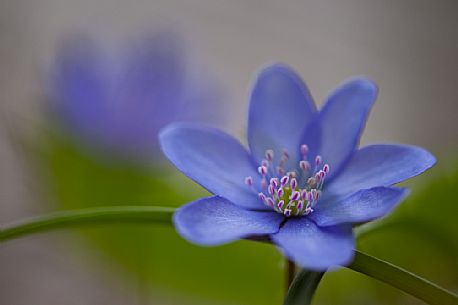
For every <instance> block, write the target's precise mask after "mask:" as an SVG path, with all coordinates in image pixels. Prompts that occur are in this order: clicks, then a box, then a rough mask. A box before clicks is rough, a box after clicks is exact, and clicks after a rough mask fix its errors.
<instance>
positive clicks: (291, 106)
mask: <svg viewBox="0 0 458 305" xmlns="http://www.w3.org/2000/svg"><path fill="white" fill-rule="evenodd" d="M376 96H377V87H376V85H375V84H374V83H372V82H371V81H369V80H367V79H365V78H356V79H352V80H350V81H348V82H346V83H344V84H343V85H341V86H340V87H338V88H337V89H336V90H335V91H334V92H333V93H332V94H331V95H330V96H328V97H327V99H326V102H325V103H324V106H323V107H322V108H321V109H320V110H319V111H317V110H316V106H315V104H314V102H313V100H312V97H311V95H310V93H309V91H308V89H307V87H306V86H305V84H304V83H303V82H302V80H301V79H300V77H299V76H298V75H297V74H295V73H294V72H293V71H292V70H291V69H289V68H288V67H285V66H282V65H274V66H270V67H267V68H266V69H264V70H262V71H261V72H260V73H259V75H258V76H257V79H256V82H255V84H254V87H253V90H252V93H251V101H250V108H249V116H248V143H249V148H250V149H249V151H247V150H246V149H245V148H244V147H243V146H242V145H241V144H240V143H239V142H238V141H237V140H235V139H234V138H232V137H231V136H229V135H227V134H226V133H223V132H222V131H219V130H217V129H212V128H209V127H203V126H199V125H196V124H173V125H171V126H169V127H167V128H165V129H164V130H163V131H162V132H161V134H160V141H161V145H162V149H163V151H164V152H165V154H166V156H167V157H168V158H169V159H170V161H171V162H172V163H173V164H174V165H175V166H176V167H177V168H178V169H180V170H181V171H182V172H183V173H185V174H186V175H187V176H189V177H190V178H192V179H194V180H195V181H196V182H198V183H199V184H201V185H202V186H204V187H205V188H206V189H208V190H209V191H210V192H212V193H213V194H215V195H216V196H213V197H208V198H203V199H200V200H197V201H195V202H191V203H189V204H187V205H185V206H183V207H182V208H180V209H179V210H178V211H177V212H176V213H175V216H174V223H175V226H176V228H177V230H178V232H179V233H180V234H181V235H182V236H183V237H184V238H186V239H187V240H189V241H191V242H193V243H196V244H200V245H218V244H224V243H227V242H231V241H234V240H237V239H241V238H246V237H254V236H258V237H259V236H264V237H266V236H268V237H269V238H270V240H271V241H272V242H274V243H275V244H276V245H277V246H278V247H279V248H280V249H281V250H282V251H283V252H284V253H285V255H286V256H287V257H288V258H290V259H291V260H293V261H295V262H296V263H298V264H299V265H301V266H302V267H306V268H309V269H313V270H325V269H327V268H329V267H331V266H336V265H345V264H348V263H349V262H350V261H351V260H352V257H353V253H354V247H355V241H354V237H353V234H352V225H353V224H355V223H364V222H367V221H371V220H374V219H376V218H379V217H382V216H384V215H385V214H387V213H388V212H390V211H391V210H392V209H393V208H394V207H395V206H396V205H397V204H398V203H399V202H400V201H401V200H402V199H403V198H404V197H405V196H406V194H407V190H405V189H402V188H398V187H392V186H391V185H393V184H396V183H398V182H400V181H403V180H405V179H408V178H410V177H412V176H415V175H418V174H420V173H421V172H423V171H425V170H426V169H428V168H429V167H431V166H432V165H433V164H434V163H435V158H434V157H433V156H432V155H431V154H430V153H429V152H427V151H426V150H424V149H422V148H418V147H414V146H406V145H394V144H380V145H369V146H365V147H362V148H360V149H358V148H357V147H358V143H359V138H360V135H361V133H362V131H363V127H364V125H365V121H366V118H367V116H368V113H369V110H370V108H371V107H372V105H373V103H374V101H375V99H376Z"/></svg>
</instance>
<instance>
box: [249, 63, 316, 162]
mask: <svg viewBox="0 0 458 305" xmlns="http://www.w3.org/2000/svg"><path fill="white" fill-rule="evenodd" d="M315 112H316V110H315V104H314V103H313V99H312V97H311V96H310V93H309V91H308V89H307V87H306V85H305V84H304V83H303V81H302V80H301V78H300V77H299V76H298V75H297V74H296V73H295V72H294V71H292V70H291V69H290V68H288V67H286V66H283V65H278V64H277V65H272V66H269V67H267V68H265V69H263V70H261V71H260V72H259V74H258V76H257V78H256V80H255V82H254V86H253V90H252V93H251V98H250V109H249V117H248V143H249V145H250V149H251V152H252V154H253V155H254V157H255V159H256V160H257V161H258V162H260V161H261V160H262V159H263V158H264V152H265V151H266V150H267V149H273V150H274V152H275V153H276V155H277V156H278V155H279V153H280V152H281V151H282V149H287V150H288V151H289V153H290V156H291V161H293V160H296V159H297V156H298V152H299V146H300V144H301V143H300V140H301V135H302V133H303V132H304V129H305V127H306V126H307V124H308V123H309V122H310V121H311V119H312V117H313V116H314V113H315Z"/></svg>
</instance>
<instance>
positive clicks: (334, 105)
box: [303, 78, 378, 179]
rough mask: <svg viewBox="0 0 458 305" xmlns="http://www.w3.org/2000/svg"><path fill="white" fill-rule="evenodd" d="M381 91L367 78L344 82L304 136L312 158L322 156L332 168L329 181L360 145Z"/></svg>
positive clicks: (330, 97)
mask: <svg viewBox="0 0 458 305" xmlns="http://www.w3.org/2000/svg"><path fill="white" fill-rule="evenodd" d="M377 91H378V90H377V86H376V85H375V84H374V83H373V82H371V81H370V80H368V79H364V78H356V79H353V80H350V81H348V82H346V83H344V84H343V85H341V86H340V87H338V88H337V89H336V90H334V92H333V93H332V94H331V95H330V96H329V97H328V98H327V100H326V102H325V104H324V106H323V108H322V109H321V111H320V113H319V115H318V118H317V119H316V120H315V121H314V122H313V123H312V124H310V126H309V127H308V128H307V130H306V132H305V134H304V135H303V142H304V143H307V144H308V145H309V147H310V155H311V156H312V157H314V156H315V155H317V154H320V155H321V156H322V157H323V160H324V162H326V163H328V164H329V165H330V167H331V172H330V174H329V176H328V179H330V178H331V177H332V176H333V175H334V174H336V173H337V172H338V171H339V169H340V167H341V166H342V165H343V164H345V162H346V161H348V159H349V158H350V157H351V155H352V153H353V151H354V150H355V149H356V147H357V146H358V143H359V138H360V136H361V133H362V131H363V129H364V125H365V123H366V119H367V116H368V114H369V111H370V109H371V107H372V105H373V103H374V101H375V99H376V97H377ZM318 137H319V138H320V139H319V140H318V139H317V138H318Z"/></svg>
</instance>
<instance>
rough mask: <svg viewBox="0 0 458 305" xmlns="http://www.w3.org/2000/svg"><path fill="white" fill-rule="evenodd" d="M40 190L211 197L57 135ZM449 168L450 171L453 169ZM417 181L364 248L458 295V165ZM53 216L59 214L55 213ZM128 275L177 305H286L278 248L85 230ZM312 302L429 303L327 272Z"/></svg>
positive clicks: (155, 198)
mask: <svg viewBox="0 0 458 305" xmlns="http://www.w3.org/2000/svg"><path fill="white" fill-rule="evenodd" d="M40 147H41V148H42V149H40V154H39V156H40V162H41V165H42V166H44V169H46V170H47V175H45V177H48V179H47V180H45V181H43V183H44V184H45V185H46V186H47V188H48V189H49V190H50V191H51V194H53V195H52V196H54V198H55V199H56V202H57V205H58V209H73V208H83V207H89V206H100V205H129V204H131V205H159V206H172V207H178V206H180V205H182V204H184V203H186V202H188V201H191V200H193V199H196V198H199V197H201V196H205V195H206V194H207V193H205V192H204V191H203V190H202V189H201V188H200V187H198V186H197V185H195V184H194V183H193V182H190V181H189V180H188V179H186V178H185V177H183V176H181V175H180V174H179V173H177V172H176V171H175V170H174V169H172V168H170V167H155V168H153V167H140V166H132V165H127V164H125V163H116V162H113V161H108V160H101V159H97V158H94V157H92V156H91V155H90V154H87V153H86V152H85V151H84V150H83V149H81V147H79V146H76V145H74V144H73V143H72V142H71V141H70V140H69V139H67V138H65V137H62V136H61V135H57V134H54V135H52V136H49V137H47V138H46V140H45V142H44V145H43V143H42V145H40ZM448 168H451V167H450V166H448ZM426 176H427V179H421V181H419V180H418V179H416V180H415V187H414V189H413V192H412V194H411V196H410V197H409V198H408V199H407V200H406V201H405V202H404V203H402V205H401V206H399V207H398V208H397V209H396V210H395V212H394V213H393V214H392V215H390V216H389V217H388V218H386V219H383V220H381V222H380V225H379V226H375V227H374V229H373V230H372V232H370V233H368V234H365V235H363V236H362V237H361V239H360V240H359V241H358V248H359V249H360V250H363V251H365V252H367V253H369V254H372V255H374V256H377V257H379V258H382V259H385V260H387V261H389V262H392V263H394V264H397V265H399V266H401V267H404V268H406V269H408V270H410V271H413V272H415V273H417V274H419V275H421V276H424V277H426V278H428V279H431V280H432V281H435V282H437V283H439V284H441V285H443V286H444V287H447V288H449V289H451V290H455V291H456V290H457V289H458V273H457V270H458V262H457V260H456V258H457V257H458V241H457V238H456V233H457V232H458V222H457V221H456V219H455V217H456V215H457V211H458V200H457V195H458V166H455V167H453V170H449V171H447V172H444V171H441V170H440V169H435V170H434V171H432V173H429V174H427V175H426ZM50 208H55V207H50ZM80 232H81V234H82V236H83V237H84V238H85V239H86V240H88V242H90V245H91V246H93V247H95V248H96V249H98V250H99V252H100V253H101V255H103V256H104V257H106V258H108V259H111V260H112V261H113V262H116V263H117V264H118V265H119V266H120V270H122V272H124V273H125V274H126V277H127V278H129V279H131V280H133V281H141V282H142V283H143V284H141V283H139V285H144V284H145V283H146V284H148V285H151V286H150V287H154V291H157V290H158V289H160V290H161V294H162V295H161V297H162V298H170V299H171V300H172V299H173V300H174V301H176V302H177V303H179V304H194V303H195V304H205V303H208V304H263V305H266V304H281V303H282V297H283V294H284V282H283V280H284V278H283V276H284V274H283V271H282V267H283V259H282V257H281V255H280V253H279V252H278V251H277V250H276V249H275V248H274V247H272V246H270V245H265V244H260V243H254V242H248V241H241V242H237V243H234V244H230V245H226V246H222V247H214V248H202V247H198V246H194V245H191V244H189V243H187V242H186V241H184V240H182V239H181V238H180V237H179V236H178V235H177V234H176V232H175V231H174V229H173V228H170V227H161V226H156V225H151V226H146V225H118V226H108V227H104V228H91V229H84V230H81V231H80ZM314 303H315V304H331V305H332V304H339V305H344V304H352V305H358V304H361V305H363V304H364V305H366V304H371V305H376V304H394V305H396V304H422V303H421V302H420V301H417V300H415V299H413V298H412V297H410V296H407V295H405V294H403V293H401V292H399V291H397V290H395V289H394V288H391V287H389V286H387V285H385V284H381V283H379V282H377V281H375V280H373V279H370V278H368V277H366V276H364V275H361V274H357V273H355V272H353V271H351V270H348V269H341V270H339V271H334V272H329V273H327V274H326V275H325V277H324V278H323V280H322V282H321V285H320V287H319V289H318V292H317V295H316V298H315V302H314Z"/></svg>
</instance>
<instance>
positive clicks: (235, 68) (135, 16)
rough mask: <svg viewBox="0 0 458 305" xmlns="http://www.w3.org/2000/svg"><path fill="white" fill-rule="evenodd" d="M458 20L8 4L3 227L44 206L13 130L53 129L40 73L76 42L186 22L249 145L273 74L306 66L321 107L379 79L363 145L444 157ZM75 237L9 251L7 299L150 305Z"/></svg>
mask: <svg viewBox="0 0 458 305" xmlns="http://www.w3.org/2000/svg"><path fill="white" fill-rule="evenodd" d="M457 13H458V2H457V1H455V0H440V1H428V0H404V1H395V0H388V1H375V0H369V1H367V0H344V1H341V0H332V1H331V0H324V1H323V0H320V1H222V0H214V1H209V0H201V1H176V0H167V1H166V0H163V1H146V0H145V1H120V0H117V1H115V0H98V1H89V0H83V1H69V0H65V1H57V0H55V1H52V0H37V1H32V0H29V1H25V0H17V1H13V0H1V2H0V103H1V104H0V105H1V108H0V111H1V117H0V118H1V124H0V222H4V221H9V220H13V219H16V218H19V217H24V216H28V215H33V214H34V213H38V212H42V211H43V210H44V208H43V207H41V206H40V205H39V204H38V203H37V202H36V198H35V195H34V194H36V192H35V191H36V190H34V189H33V181H31V178H30V175H29V174H28V169H27V166H26V163H24V162H21V152H18V149H20V148H18V145H16V144H17V143H16V144H15V143H14V141H12V140H11V133H12V132H13V133H14V132H17V131H20V132H33V130H34V129H35V128H36V127H37V126H39V125H40V121H41V120H42V111H41V109H40V108H41V105H40V104H39V103H37V98H38V97H40V95H41V93H40V89H41V87H40V81H41V79H40V77H41V76H40V71H42V68H43V66H44V65H46V63H47V62H48V61H49V60H50V58H51V57H52V55H53V54H54V51H55V47H56V44H57V41H58V40H59V39H60V38H62V37H63V36H64V35H65V34H67V33H74V32H77V31H91V32H92V33H94V34H96V35H100V36H102V37H107V38H117V37H127V36H128V35H129V34H132V33H135V32H136V31H146V30H149V29H154V28H155V27H156V26H160V27H164V26H178V29H181V30H182V31H183V33H184V35H185V36H186V37H187V39H188V41H189V42H191V44H192V47H193V49H194V51H195V52H196V53H198V57H199V58H200V59H201V60H202V61H205V64H206V65H207V66H208V67H209V70H211V71H212V72H213V73H214V74H215V75H217V76H218V77H219V78H220V79H221V80H222V81H223V83H224V85H225V87H226V89H227V91H228V92H229V94H230V98H231V101H232V103H233V118H238V120H239V121H232V122H231V125H230V126H229V128H228V129H229V130H230V132H232V133H235V134H238V135H240V136H242V135H243V130H244V128H245V121H244V118H245V110H246V107H247V104H246V102H247V93H248V89H249V85H250V81H251V78H252V76H253V74H254V72H255V71H256V70H257V69H258V68H259V67H260V66H261V65H264V64H266V63H269V62H274V61H281V62H285V63H288V64H289V65H291V66H293V67H294V68H295V69H296V70H298V71H299V73H300V74H301V75H302V76H303V78H304V79H305V80H306V82H307V84H308V85H309V87H310V88H311V91H312V94H313V95H314V97H315V99H316V101H317V102H318V103H321V100H322V99H323V97H324V96H325V95H326V94H327V92H328V91H329V90H331V89H332V88H333V87H335V86H336V85H337V84H339V83H340V82H341V81H343V80H344V79H345V78H348V77H350V76H353V75H360V74H364V75H367V76H369V77H371V78H372V79H374V80H375V81H376V82H377V83H378V84H379V86H380V88H381V90H380V95H379V99H378V102H377V103H376V106H375V108H374V109H373V111H372V115H371V117H370V120H369V121H368V124H367V126H366V132H365V134H364V137H363V142H364V143H369V142H382V141H383V142H393V141H395V142H403V143H410V144H415V145H420V146H424V147H426V148H427V149H429V150H431V151H432V152H433V153H434V154H436V155H437V156H438V157H439V158H438V159H439V160H444V159H446V158H447V156H448V155H449V154H452V153H456V152H457V151H458V120H457V111H458V58H457V54H458V18H457ZM65 237H66V233H54V234H52V235H49V236H48V235H47V236H39V237H33V238H27V239H24V240H18V241H14V242H11V243H9V244H8V246H0V304H2V305H3V304H5V305H6V304H8V305H23V304H24V305H25V304H34V305H41V304H43V305H44V304H98V305H100V304H112V305H115V304H140V303H141V300H140V299H139V298H138V297H137V295H138V293H137V291H136V289H137V288H134V287H130V286H129V284H128V283H126V282H124V281H123V279H122V278H121V277H120V276H119V275H116V273H115V272H114V271H113V270H112V268H111V266H110V265H109V264H108V263H106V262H104V261H97V259H95V260H94V259H93V258H92V254H91V253H90V250H89V249H86V250H85V251H86V252H81V249H79V251H80V253H79V255H78V256H75V255H73V256H72V255H71V253H72V249H68V244H65V246H64V245H63V243H62V242H61V240H62V239H65ZM77 247H78V244H77V241H75V248H77ZM89 257H91V260H90V263H87V258H89ZM94 270H96V272H93V271H94ZM157 303H161V300H157Z"/></svg>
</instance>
